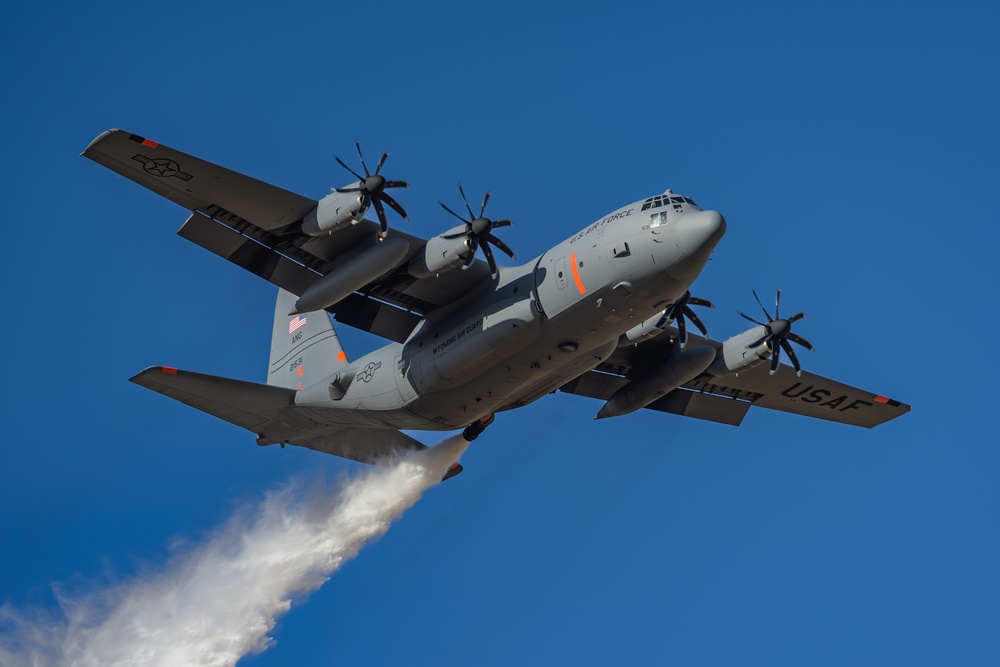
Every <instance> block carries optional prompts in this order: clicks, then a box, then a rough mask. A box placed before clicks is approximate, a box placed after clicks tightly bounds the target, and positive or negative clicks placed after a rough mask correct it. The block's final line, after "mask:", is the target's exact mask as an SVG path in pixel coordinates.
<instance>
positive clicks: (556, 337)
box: [296, 195, 726, 430]
mask: <svg viewBox="0 0 1000 667" xmlns="http://www.w3.org/2000/svg"><path fill="white" fill-rule="evenodd" d="M671 199H673V201H672V202H671V201H670V200H669V199H668V198H667V195H664V196H663V203H662V204H661V201H660V198H659V197H657V201H656V204H655V207H653V205H651V200H649V199H647V200H644V201H638V202H635V203H632V204H629V205H628V206H625V207H622V208H620V209H618V210H616V211H614V212H612V213H610V214H609V215H607V216H605V217H603V218H601V219H600V220H598V221H596V222H594V223H593V224H592V225H590V226H588V227H587V228H585V229H583V230H582V231H580V232H578V233H577V234H574V235H573V236H571V237H570V238H568V239H566V240H565V241H563V242H562V243H560V244H559V245H557V246H555V247H554V248H552V249H551V250H549V251H548V252H546V253H544V254H543V255H541V256H540V257H537V258H536V259H534V260H532V261H531V262H528V263H527V264H524V265H521V266H515V267H509V268H508V267H501V269H500V271H499V275H498V277H497V278H496V279H495V280H494V281H493V282H492V283H491V284H489V285H488V286H487V288H486V289H483V290H480V291H478V292H476V293H472V294H469V295H467V296H466V297H465V298H464V299H461V300H459V301H458V302H456V303H454V304H451V305H450V306H447V307H445V308H441V309H439V310H437V311H435V312H433V313H431V314H430V315H429V316H428V317H427V318H426V319H425V320H423V321H422V322H421V323H420V325H418V327H417V328H416V329H415V330H414V331H413V333H412V334H411V335H410V336H409V338H408V339H407V340H406V341H405V342H404V343H391V344H389V345H386V346H385V347H382V348H380V349H378V350H375V351H373V352H371V353H370V354H367V355H365V356H363V357H361V358H360V359H357V360H356V361H354V362H353V363H351V364H349V365H347V366H345V368H344V369H343V370H342V371H340V372H339V373H338V375H339V376H340V377H341V378H348V379H349V380H350V381H349V384H348V387H347V390H346V392H345V393H344V394H343V396H342V397H340V398H337V399H333V398H331V396H330V393H329V391H328V388H329V386H330V381H331V379H332V378H326V379H324V380H323V381H321V382H319V383H317V384H316V385H314V386H313V387H303V391H300V392H298V395H297V397H296V404H297V405H299V406H301V407H303V408H306V409H307V410H308V411H309V413H311V415H312V417H313V418H314V419H317V420H320V421H325V422H327V423H331V424H352V425H359V426H365V425H371V426H380V427H385V426H391V427H393V428H398V429H420V430H449V429H455V428H461V427H463V426H465V425H466V424H469V423H470V422H471V421H473V420H475V419H477V418H479V417H480V416H482V415H485V414H488V413H491V412H496V411H500V410H507V409H511V408H515V407H519V406H523V405H526V404H528V403H531V402H532V401H535V400H536V399H538V398H540V397H542V396H544V395H545V394H547V393H550V392H552V391H554V390H556V389H557V388H559V387H560V386H562V385H563V384H565V383H566V382H568V381H570V380H572V379H573V378H575V377H577V376H579V375H581V374H582V373H585V372H586V371H588V370H590V369H592V368H594V367H595V366H597V365H598V364H599V363H601V361H603V360H604V359H606V358H607V357H608V356H609V355H610V354H611V353H612V351H614V350H615V348H616V347H617V346H618V344H619V339H620V337H621V336H622V334H623V333H625V332H626V331H628V330H629V329H631V328H633V327H635V326H636V325H637V324H639V323H641V322H643V321H644V320H647V319H648V318H650V317H652V316H653V315H655V314H656V313H658V312H660V311H662V310H663V309H664V308H665V307H666V306H668V305H669V304H671V303H673V302H674V301H675V300H676V299H677V298H678V297H680V296H681V295H683V294H684V292H685V291H686V290H688V288H689V287H690V286H691V284H692V283H693V282H694V280H695V279H696V278H697V277H698V275H699V273H700V272H701V270H702V269H703V268H704V266H705V263H706V262H707V261H708V259H709V257H710V255H711V253H712V250H713V249H714V248H715V246H716V244H717V243H718V242H719V240H720V239H721V238H722V236H723V234H724V233H725V229H726V223H725V220H724V219H723V217H722V216H721V215H720V214H719V213H717V212H715V211H702V210H700V209H699V208H698V207H697V206H695V205H694V204H693V203H690V201H691V200H690V199H687V198H681V197H676V196H674V197H672V198H671ZM679 201H682V203H678V202H679Z"/></svg>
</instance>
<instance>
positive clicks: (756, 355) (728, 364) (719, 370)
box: [707, 327, 771, 377]
mask: <svg viewBox="0 0 1000 667" xmlns="http://www.w3.org/2000/svg"><path fill="white" fill-rule="evenodd" d="M766 333H767V331H766V330H765V329H764V327H754V328H752V329H747V330H746V331H744V332H743V333H741V334H737V335H736V336H733V337H732V338H730V339H729V340H727V341H726V342H725V343H723V344H722V349H721V350H719V353H718V354H717V355H716V357H715V361H714V362H712V365H711V366H709V367H708V371H707V372H708V373H709V374H710V375H714V376H715V377H721V376H723V375H732V374H733V373H742V372H743V371H748V370H750V369H751V368H753V367H754V366H758V365H760V364H761V363H763V361H764V360H765V359H767V358H768V357H769V356H770V355H771V349H770V348H769V347H768V346H767V345H765V344H764V343H761V344H760V345H757V346H756V347H753V348H748V347H747V345H749V344H750V343H753V342H755V341H757V340H760V339H761V338H762V337H763V336H764V334H766Z"/></svg>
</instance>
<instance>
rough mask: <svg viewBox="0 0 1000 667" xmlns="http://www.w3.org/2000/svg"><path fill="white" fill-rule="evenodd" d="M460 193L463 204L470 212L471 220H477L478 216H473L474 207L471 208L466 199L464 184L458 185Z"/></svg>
mask: <svg viewBox="0 0 1000 667" xmlns="http://www.w3.org/2000/svg"><path fill="white" fill-rule="evenodd" d="M458 192H459V194H461V195H462V203H464V204H465V210H466V211H468V212H469V220H475V219H476V216H475V215H473V214H472V207H471V206H469V200H468V199H466V198H465V190H463V189H462V184H461V183H459V184H458Z"/></svg>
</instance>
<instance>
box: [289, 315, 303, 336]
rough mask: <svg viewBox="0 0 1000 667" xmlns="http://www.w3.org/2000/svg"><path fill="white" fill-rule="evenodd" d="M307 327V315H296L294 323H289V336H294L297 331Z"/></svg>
mask: <svg viewBox="0 0 1000 667" xmlns="http://www.w3.org/2000/svg"><path fill="white" fill-rule="evenodd" d="M305 325H306V316H305V315H296V316H295V318H294V319H292V321H291V322H289V323H288V333H289V334H293V333H295V332H296V331H297V330H299V329H301V328H302V327H304V326H305Z"/></svg>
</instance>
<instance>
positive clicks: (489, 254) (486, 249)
mask: <svg viewBox="0 0 1000 667" xmlns="http://www.w3.org/2000/svg"><path fill="white" fill-rule="evenodd" d="M483 254H484V255H486V261H487V262H489V264H490V275H491V276H494V277H496V275H497V273H498V269H497V261H496V259H494V258H493V250H491V249H490V244H489V243H484V244H483Z"/></svg>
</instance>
